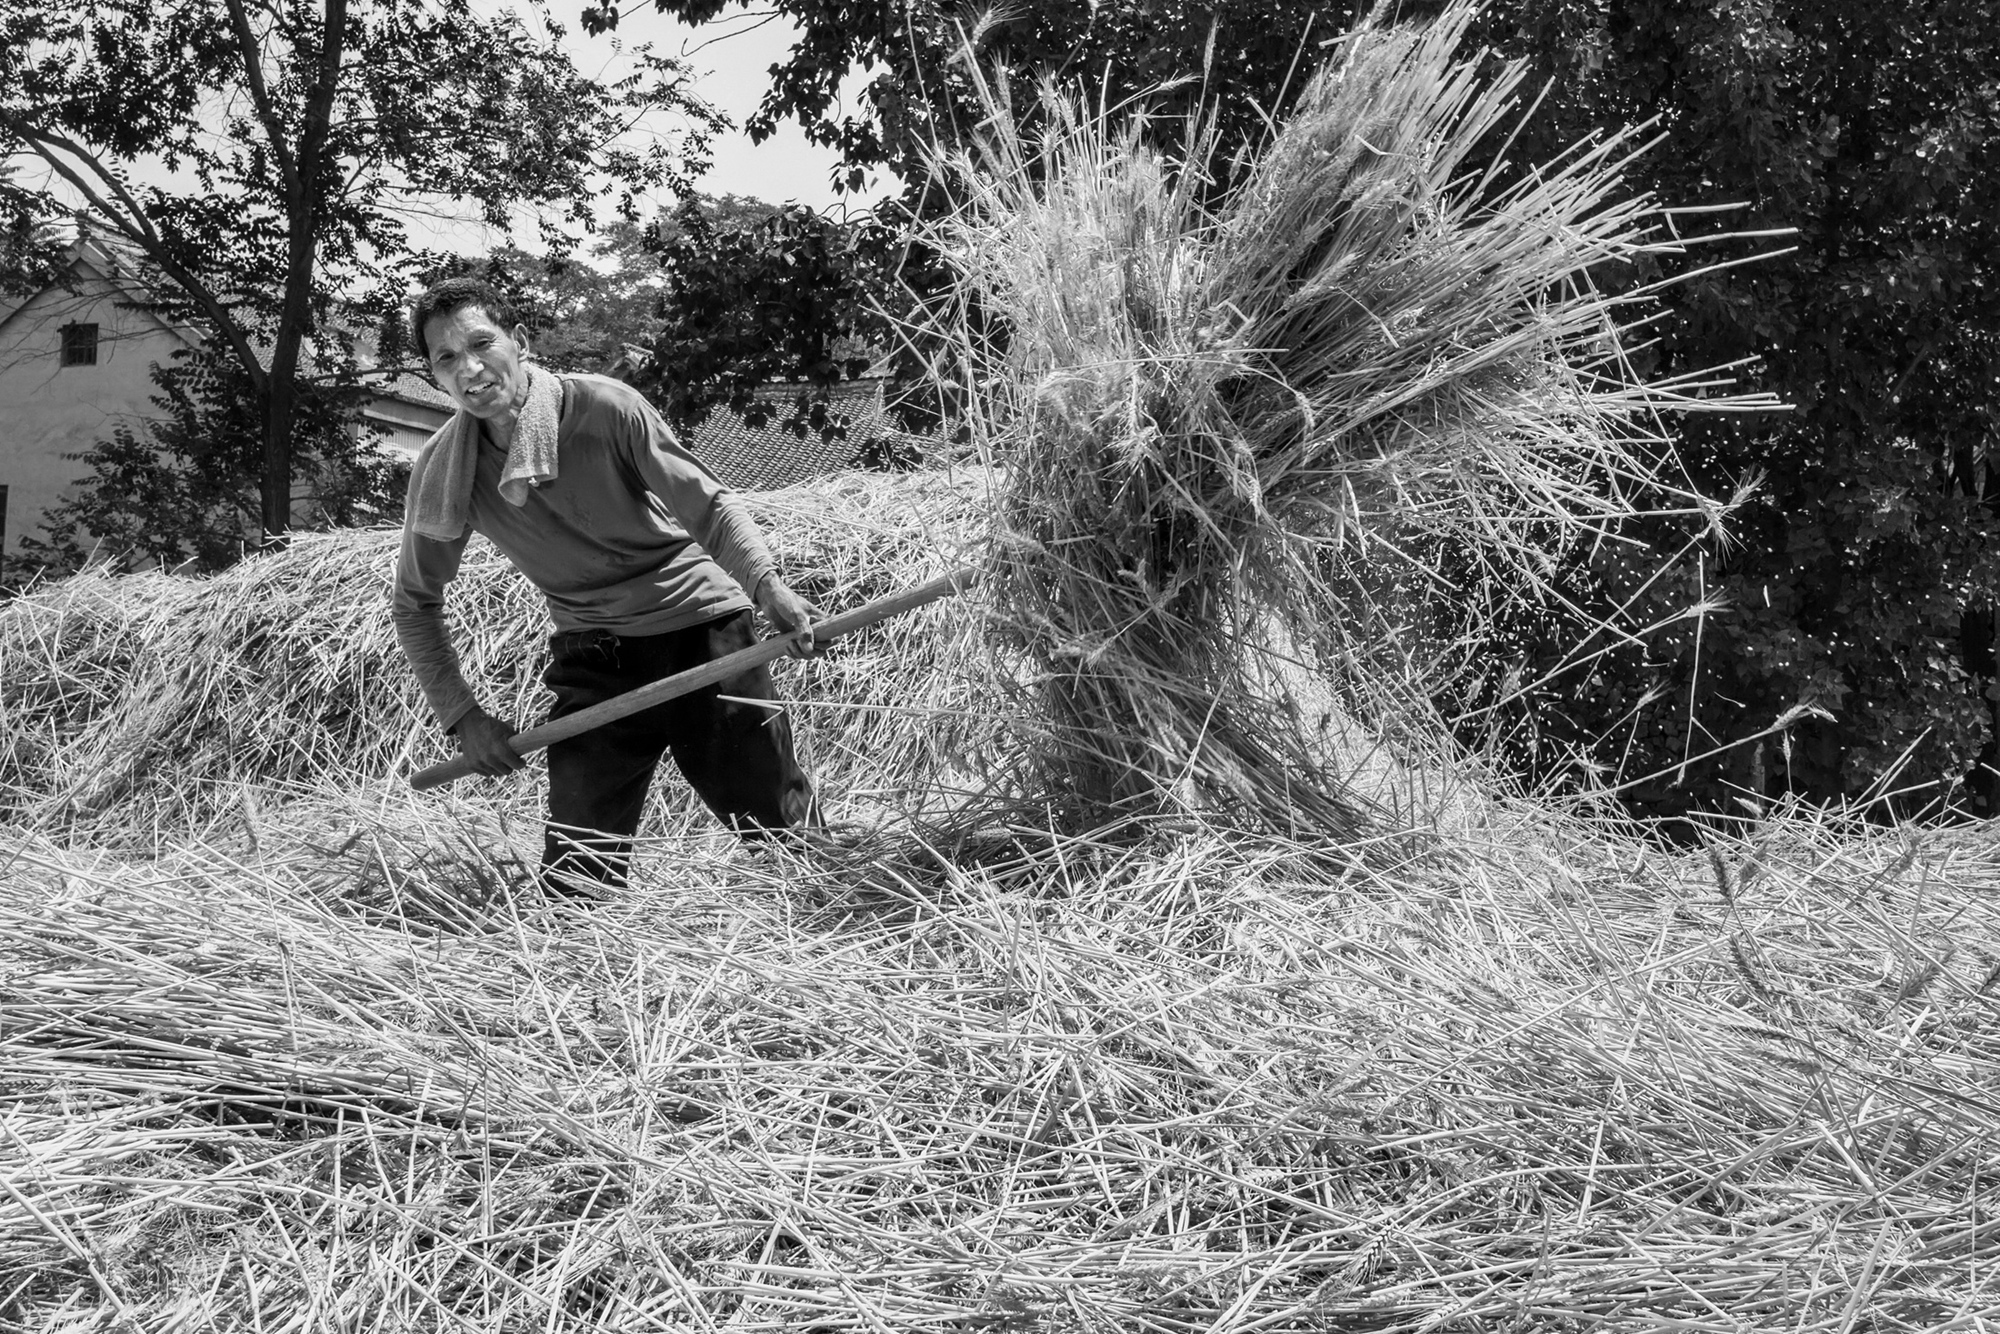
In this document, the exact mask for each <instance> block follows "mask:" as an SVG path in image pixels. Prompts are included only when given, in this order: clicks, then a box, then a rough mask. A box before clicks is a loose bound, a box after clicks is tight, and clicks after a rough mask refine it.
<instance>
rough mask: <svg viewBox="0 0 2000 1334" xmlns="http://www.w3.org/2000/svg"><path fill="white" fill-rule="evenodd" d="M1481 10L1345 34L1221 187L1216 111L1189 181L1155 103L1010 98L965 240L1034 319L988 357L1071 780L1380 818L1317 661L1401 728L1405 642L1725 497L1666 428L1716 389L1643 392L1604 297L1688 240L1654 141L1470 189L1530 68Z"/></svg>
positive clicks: (976, 273) (987, 408) (1059, 763)
mask: <svg viewBox="0 0 2000 1334" xmlns="http://www.w3.org/2000/svg"><path fill="white" fill-rule="evenodd" d="M1475 8H1476V7H1475V6H1474V5H1471V4H1466V3H1460V4H1454V5H1452V6H1449V7H1448V8H1447V9H1446V11H1445V12H1444V14H1443V16H1442V17H1440V18H1438V19H1437V20H1436V21H1435V22H1433V23H1431V24H1429V25H1428V26H1424V27H1421V28H1411V29H1398V28H1388V27H1382V26H1370V27H1366V28H1364V29H1363V30H1361V31H1360V32H1358V33H1356V34H1354V35H1353V36H1352V37H1350V38H1349V39H1347V41H1346V45H1345V49H1344V52H1343V54H1342V56H1341V58H1340V59H1339V60H1338V61H1336V62H1335V63H1334V64H1332V65H1330V66H1329V67H1328V68H1326V69H1325V70H1323V71H1322V72H1321V73H1320V74H1319V75H1318V76H1317V77H1316V78H1314V79H1313V80H1312V82H1311V84H1310V86H1309V87H1308V88H1307V90H1306V91H1305V93H1304V95H1303V96H1302V97H1301V99H1300V101H1299V104H1298V107H1297V109H1296V110H1295V111H1294V112H1293V113H1292V115H1291V117H1290V119H1289V121H1288V122H1287V123H1286V124H1285V125H1284V127H1283V128H1282V129H1281V130H1280V131H1279V132H1278V133H1277V134H1276V136H1275V138H1274V139H1273V140H1272V141H1271V142H1270V143H1269V144H1268V145H1267V146H1266V147H1265V148H1264V150H1263V152H1262V154H1261V156H1259V157H1258V158H1257V159H1256V160H1255V161H1254V162H1252V163H1249V164H1246V165H1245V167H1244V168H1243V171H1242V172H1241V174H1240V180H1241V183H1240V184H1239V185H1237V186H1236V187H1235V188H1233V189H1231V190H1229V191H1228V192H1226V193H1225V194H1224V195H1223V196H1222V197H1221V198H1220V199H1219V201H1211V200H1209V199H1208V198H1207V197H1206V196H1207V193H1208V190H1209V186H1208V182H1207V181H1206V180H1205V179H1204V178H1203V175H1202V171H1201V164H1202V162H1203V161H1204V160H1206V158H1207V156H1208V155H1209V154H1210V153H1212V152H1213V148H1214V146H1213V144H1212V143H1211V142H1210V140H1209V138H1208V137H1207V135H1206V133H1205V131H1204V130H1203V129H1202V127H1201V126H1199V125H1196V126H1193V127H1191V128H1190V129H1189V130H1188V131H1187V134H1186V142H1188V143H1189V144H1190V145H1191V147H1190V149H1189V151H1188V152H1187V154H1186V157H1185V160H1183V161H1181V162H1178V163H1175V162H1170V161H1168V160H1166V159H1165V158H1163V157H1162V155H1161V154H1160V153H1159V152H1158V151H1156V150H1155V149H1153V148H1152V147H1150V144H1151V143H1152V141H1153V140H1154V139H1155V138H1156V137H1157V136H1156V133H1155V127H1153V126H1151V125H1149V124H1148V123H1147V122H1146V120H1145V118H1144V117H1143V116H1142V115H1128V116H1123V117H1122V118H1121V117H1120V116H1118V115H1115V114H1113V113H1112V112H1111V111H1109V110H1102V109H1100V110H1099V111H1098V112H1096V113H1089V112H1087V111H1086V110H1085V109H1084V108H1083V107H1082V106H1081V105H1080V104H1079V103H1078V102H1077V101H1076V100H1075V99H1073V98H1070V97H1067V96H1065V95H1063V94H1061V93H1059V92H1057V91H1055V90H1054V89H1053V88H1052V87H1049V86H1045V87H1044V89H1043V91H1042V99H1041V108H1040V111H1041V115H1040V119H1039V124H1040V125H1041V127H1042V128H1041V129H1039V130H1038V131H1036V132H1035V133H1034V134H1033V135H1031V136H1027V137H1024V135H1023V133H1022V132H1021V131H1020V130H1019V129H1018V127H1017V124H1016V122H1015V120H1014V119H1013V117H1012V116H1011V114H1010V113H1009V111H1008V107H1007V103H1006V96H1005V89H1004V88H995V89H992V90H990V95H989V104H990V109H991V111H992V120H991V125H990V134H989V135H988V137H987V140H986V143H985V146H984V148H983V150H982V152H981V155H980V156H978V157H977V158H976V159H973V160H966V161H962V162H960V163H958V164H956V169H955V170H956V174H957V175H958V176H959V177H960V178H961V179H963V180H964V181H965V182H966V186H965V188H966V190H967V192H968V199H969V202H968V203H967V205H966V206H965V208H964V209H963V210H962V211H961V212H960V213H959V214H958V215H957V216H956V217H955V218H953V219H952V220H951V221H950V222H949V223H947V224H945V225H944V226H943V227H942V228H941V229H940V233H939V235H938V237H937V238H936V239H937V243H938V245H939V248H940V249H941V250H942V251H943V252H944V253H946V254H947V255H948V256H950V257H951V258H952V260H953V262H954V263H955V264H956V265H957V266H958V269H959V271H960V273H961V275H962V278H963V281H964V284H965V287H966V289H967V298H966V299H967V303H968V308H969V309H970V310H972V311H973V312H976V315H977V318H978V319H979V320H982V321H990V322H992V323H994V324H997V325H998V326H999V327H1001V328H1003V329H1004V331H1005V335H1004V339H1002V340H999V341H998V342H997V343H996V341H995V340H990V339H976V338H973V337H971V336H969V335H968V336H967V338H966V340H965V342H966V346H967V349H968V360H969V363H970V364H971V365H972V367H973V371H972V374H973V376H974V377H975V379H976V381H977V383H979V384H980V385H981V387H982V388H989V387H990V388H991V389H992V390H993V392H991V393H989V394H985V395H983V396H982V395H973V396H972V398H973V400H974V402H975V404H983V408H984V411H983V415H982V417H981V420H980V422H979V425H980V426H981V428H982V436H983V438H984V439H985V440H986V442H987V444H988V447H989V448H990V450H991V454H992V457H993V458H994V460H995V461H996V462H998V463H1000V464H1003V465H1004V467H1005V469H1006V476H1007V484H1006V487H1005V490H1004V493H1003V495H1002V497H1001V500H1000V504H999V509H998V514H997V518H996V524H995V526H996V542H997V543H998V548H997V551H996V554H995V557H994V564H995V572H994V573H995V577H994V579H993V580H992V583H991V588H992V596H993V601H994V604H995V608H996V612H997V624H998V625H999V626H1000V632H1001V638H1002V641H1003V642H1004V643H1005V644H1006V645H1007V647H1008V648H1009V649H1010V650H1011V651H1014V652H1018V653H1021V654H1023V655H1024V656H1025V658H1026V659H1027V661H1028V662H1029V663H1030V664H1031V671H1032V672H1033V673H1034V675H1035V678H1036V680H1037V682H1038V686H1039V708H1040V711H1041V712H1042V713H1043V714H1044V715H1045V716H1046V718H1047V720H1048V726H1047V730H1046V734H1045V737H1044V742H1043V745H1042V748H1041V754H1040V760H1041V762H1042V764H1043V766H1044V768H1045V770H1046V773H1047V775H1048V777H1049V778H1050V780H1051V781H1052V783H1053V784H1054V786H1055V788H1056V789H1057V790H1058V791H1064V792H1069V793H1073V794H1076V795H1077V796H1078V797H1079V798H1080V799H1082V800H1084V801H1085V802H1087V803H1088V804H1089V805H1090V806H1092V807H1093V808H1095V809H1098V810H1106V809H1108V810H1110V811H1113V812H1117V811H1130V810H1155V809H1159V808H1161V807H1162V806H1173V805H1176V804H1185V803H1195V804H1200V805H1209V806H1216V807H1221V808H1226V809H1229V810H1231V811H1233V812H1235V813H1236V814H1237V815H1238V816H1239V817H1241V816H1244V815H1247V816H1248V817H1250V819H1251V820H1252V821H1253V822H1254V823H1257V824H1261V825H1263V826H1265V827H1275V828H1280V829H1290V828H1299V827H1320V828H1324V829H1326V830H1327V831H1328V832H1333V833H1340V832H1343V831H1345V832H1351V831H1352V829H1353V827H1354V825H1355V822H1356V816H1357V814H1358V813H1357V812H1356V811H1355V810H1353V809H1352V803H1351V801H1350V800H1348V798H1347V797H1346V795H1345V794H1344V793H1343V791H1342V783H1341V775H1340V773H1339V772H1338V771H1337V770H1335V769H1332V768H1329V766H1328V763H1327V756H1326V755H1325V754H1324V752H1323V750H1321V749H1320V748H1318V747H1317V746H1316V745H1315V744H1314V741H1313V737H1312V735H1311V733H1312V731H1313V728H1311V727H1308V728H1306V729H1304V731H1302V730H1301V729H1300V727H1299V726H1298V725H1297V721H1298V716H1299V714H1300V712H1301V710H1300V708H1299V701H1298V700H1296V699H1295V698H1292V697H1291V695H1292V692H1290V691H1288V690H1287V689H1285V688H1284V686H1283V684H1282V683H1283V682H1284V681H1285V680H1286V679H1287V678H1288V676H1289V677H1290V678H1292V679H1296V678H1297V676H1298V675H1299V672H1300V671H1301V670H1303V673H1304V675H1305V676H1306V677H1308V678H1319V679H1321V680H1325V681H1327V682H1330V683H1331V684H1332V685H1333V687H1334V688H1335V689H1336V690H1337V691H1338V692H1339V693H1340V696H1341V697H1342V700H1343V703H1344V706H1345V707H1347V708H1349V709H1351V710H1356V711H1358V712H1359V713H1360V715H1361V716H1362V717H1363V718H1364V719H1366V720H1367V721H1368V722H1369V723H1370V724H1371V725H1380V724H1383V723H1386V722H1390V721H1394V720H1396V719H1399V718H1400V719H1402V720H1404V721H1409V720H1410V719H1411V718H1412V716H1413V715H1414V716H1421V715H1422V714H1423V712H1424V711H1425V709H1426V708H1427V704H1426V696H1427V692H1428V691H1429V690H1430V689H1431V688H1433V687H1435V686H1436V685H1437V684H1438V681H1437V679H1436V676H1435V674H1434V673H1429V672H1427V671H1426V670H1424V669H1423V668H1422V666H1421V664H1419V665H1418V666H1417V667H1415V668H1411V667H1409V666H1408V664H1409V663H1410V662H1411V661H1412V660H1413V659H1416V658H1419V657H1421V656H1422V651H1424V650H1425V647H1426V646H1422V645H1418V644H1416V643H1415V642H1414V641H1413V640H1412V637H1411V627H1412V625H1421V624H1423V623H1426V622H1435V621H1438V620H1439V619H1440V616H1439V608H1440V607H1441V606H1442V607H1443V608H1445V609H1446V610H1447V611H1448V612H1449V615H1447V616H1444V617H1443V618H1442V619H1443V620H1445V621H1447V622H1456V623H1458V624H1459V625H1461V626H1464V625H1465V624H1466V623H1468V622H1470V623H1471V624H1472V625H1473V627H1474V629H1476V627H1477V625H1478V623H1479V622H1480V621H1481V619H1482V618H1483V617H1485V616H1487V615H1489V614H1490V612H1491V611H1492V610H1493V609H1494V608H1497V607H1498V606H1499V605H1500V604H1502V603H1505V602H1507V601H1508V600H1509V599H1520V598H1527V599H1535V598H1541V597H1556V598H1560V597H1561V596H1562V592H1563V590H1562V589H1561V588H1560V586H1559V580H1558V577H1557V571H1558V569H1559V566H1560V562H1561V559H1562V557H1563V556H1564V555H1565V553H1567V552H1569V551H1571V550H1573V549H1574V548H1575V546H1576V545H1577V544H1578V543H1579V542H1583V541H1586V540H1598V539H1601V538H1604V537H1606V536H1608V535H1613V534H1615V531H1616V529H1617V527H1618V525H1619V524H1620V523H1621V522H1622V521H1624V520H1626V519H1629V518H1630V517H1631V516H1632V515H1634V514H1635V513H1637V512H1639V511H1640V510H1642V509H1646V508H1648V507H1651V508H1652V509H1653V510H1655V511H1658V510H1661V509H1670V510H1682V509H1685V510H1693V511H1697V512H1703V513H1709V512H1712V509H1713V507H1709V506H1706V505H1705V504H1704V502H1702V501H1701V500H1700V498H1699V497H1696V496H1694V495H1692V494H1690V493H1689V492H1688V491H1687V490H1686V488H1685V487H1684V486H1682V485H1680V484H1679V483H1678V482H1677V480H1676V479H1677V476H1678V473H1677V467H1676V464H1675V462H1674V459H1673V455H1672V451H1671V449H1670V447H1669V445H1668V442H1667V440H1666V439H1665V438H1664V437H1663V436H1662V434H1661V433H1660V432H1659V431H1658V429H1657V428H1656V424H1655V421H1654V417H1653V413H1654V411H1655V410H1656V409H1659V408H1663V407H1671V408H1680V407H1687V406H1691V405H1695V404H1697V403H1699V405H1700V406H1702V407H1704V408H1714V407H1716V406H1718V404H1721V403H1724V402H1725V400H1718V399H1714V398H1707V399H1700V400H1697V399H1695V398H1694V397H1693V396H1692V394H1691V393H1690V392H1689V391H1690V390H1691V388H1692V387H1693V386H1692V385H1691V384H1689V383H1673V384H1648V385H1642V384H1638V383H1636V382H1635V381H1634V379H1633V377H1632V376H1631V375H1630V374H1629V372H1628V370H1627V368H1626V366H1625V363H1624V361H1623V360H1622V358H1621V355H1620V351H1619V342H1618V331H1619V325H1620V322H1621V319H1622V318H1626V317H1629V312H1627V311H1624V310H1623V309H1622V307H1623V306H1624V305H1625V304H1626V303H1627V302H1629V301H1630V300H1632V299H1633V298H1632V297H1629V296H1628V297H1624V298H1613V297H1609V296H1606V295H1604V294H1602V293H1600V292H1598V291H1597V290H1596V289H1595V288H1594V287H1593V286H1592V285H1591V282H1590V274H1591V272H1592V271H1593V270H1594V269H1595V268H1596V267H1598V266H1600V265H1605V264H1614V263H1621V262H1629V261H1632V260H1635V259H1637V258H1638V257H1640V256H1643V255H1648V254H1654V253H1659V252H1660V251H1662V250H1663V249H1671V247H1661V246H1657V245H1654V244H1651V243H1650V242H1649V240H1648V233H1647V230H1646V227H1645V225H1644V219H1645V217H1646V215H1647V214H1648V212H1649V211H1650V207H1651V206H1650V204H1649V203H1648V201H1646V200H1645V199H1643V198H1633V197H1628V196H1627V195H1626V194H1625V192H1624V191H1623V188H1622V184H1621V180H1620V176H1619V167H1620V165H1621V158H1622V156H1623V155H1624V154H1626V153H1627V152H1629V151H1631V149H1632V145H1631V143H1630V142H1629V138H1628V136H1624V135H1613V136H1610V137H1608V138H1605V139H1603V140H1599V141H1594V142H1591V143H1586V144H1583V145H1579V146H1578V147H1577V148H1576V149H1575V150H1573V151H1572V152H1571V153H1570V154H1569V155H1568V156H1566V157H1564V158H1563V159H1562V160H1560V161H1558V162H1554V163H1550V164H1546V165H1545V166H1542V167H1539V168H1536V169H1534V170H1529V171H1511V170H1510V169H1507V168H1505V167H1504V166H1503V165H1502V163H1501V161H1500V159H1497V158H1496V163H1495V166H1494V167H1493V168H1491V169H1489V170H1488V171H1486V172H1485V173H1484V174H1482V175H1477V176H1473V175H1470V174H1469V173H1466V171H1465V168H1464V163H1465V162H1466V160H1467V157H1468V155H1469V154H1470V153H1471V152H1472V151H1473V150H1474V148H1475V147H1476V146H1478V145H1481V144H1488V143H1491V141H1492V140H1493V138H1494V136H1495V135H1496V134H1497V132H1498V131H1499V130H1500V129H1501V128H1502V127H1503V121H1504V119H1505V117H1506V115H1507V114H1508V112H1509V111H1510V110H1511V109H1512V108H1513V105H1514V104H1513V97H1514V92H1515V89H1516V88H1517V87H1518V85H1519V82H1520V79H1521V74H1522V71H1521V68H1520V67H1519V66H1518V65H1517V66H1511V67H1508V68H1507V69H1505V70H1503V71H1502V72H1500V73H1499V74H1498V75H1496V76H1494V77H1491V78H1484V77H1482V76H1481V75H1480V74H1479V73H1478V69H1479V66H1478V62H1477V61H1476V60H1464V59H1460V58H1458V57H1456V56H1455V54H1454V52H1455V51H1456V49H1457V47H1458V45H1459V43H1460V41H1461V38H1462V37H1463V35H1464V31H1465V28H1466V26H1467V24H1468V23H1469V22H1470V21H1471V18H1472V17H1473V15H1474V13H1475ZM996 346H997V347H998V351H995V350H994V349H995V348H996ZM1726 402H1727V403H1729V404H1731V405H1737V406H1741V405H1744V404H1748V403H1754V402H1761V400H1752V399H1737V400H1726ZM1443 552H1449V553H1450V554H1451V555H1452V557H1453V558H1454V563H1455V564H1456V565H1457V566H1458V567H1459V568H1461V569H1463V570H1466V571H1469V572H1470V573H1471V575H1472V578H1471V579H1470V580H1469V582H1467V583H1463V584H1461V585H1460V586H1456V587H1450V586H1447V585H1446V583H1445V576H1444V575H1443V574H1442V572H1441V570H1440V561H1439V554H1440V553H1443ZM1472 637H1474V638H1476V635H1473V636H1472ZM1430 647H1433V648H1434V647H1435V646H1430ZM1320 712H1321V715H1322V716H1323V714H1324V710H1321V711H1320Z"/></svg>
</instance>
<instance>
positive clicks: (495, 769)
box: [451, 704, 527, 778]
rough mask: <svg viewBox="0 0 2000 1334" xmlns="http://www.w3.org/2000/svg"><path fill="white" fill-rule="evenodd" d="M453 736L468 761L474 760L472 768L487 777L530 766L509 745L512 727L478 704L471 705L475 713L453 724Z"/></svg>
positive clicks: (495, 776)
mask: <svg viewBox="0 0 2000 1334" xmlns="http://www.w3.org/2000/svg"><path fill="white" fill-rule="evenodd" d="M451 734H452V735H453V736H455V737H457V738H458V748H459V749H460V750H461V751H463V752H465V758H466V759H468V760H470V761H472V767H473V768H474V769H475V770H476V771H478V772H479V773H482V774H485V775H486V776H487V777H488V778H498V777H500V775H502V774H507V773H512V772H513V771H514V770H516V769H519V768H521V767H522V766H524V765H526V764H527V761H526V760H525V759H523V758H521V756H519V755H517V754H515V753H514V748H513V747H512V746H510V745H508V744H507V742H508V740H509V738H511V737H512V736H513V735H514V729H513V727H512V726H511V725H509V724H507V723H503V722H501V721H500V720H499V719H498V718H495V717H494V716H493V715H492V714H490V713H488V712H487V711H486V710H484V709H482V708H480V707H479V706H478V705H477V704H475V705H473V706H472V712H470V713H468V714H466V715H465V716H464V717H463V718H460V719H459V720H458V722H457V723H456V724H454V725H453V727H452V729H451Z"/></svg>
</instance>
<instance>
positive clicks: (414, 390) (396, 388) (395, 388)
mask: <svg viewBox="0 0 2000 1334" xmlns="http://www.w3.org/2000/svg"><path fill="white" fill-rule="evenodd" d="M362 383H363V384H365V385H367V386H368V389H369V392H371V393H373V394H374V395H376V396H377V397H378V398H399V399H401V400H403V401H404V402H405V403H417V404H421V405H422V406H424V407H427V408H441V409H443V410H444V411H446V412H450V411H451V410H452V403H451V398H450V396H449V395H447V394H446V393H445V392H444V390H442V389H440V388H438V387H437V386H436V385H435V384H432V383H431V382H430V380H429V379H427V378H426V377H424V376H421V375H416V374H413V373H411V372H409V371H397V372H395V373H394V374H392V375H375V374H370V373H364V375H363V378H362Z"/></svg>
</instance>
